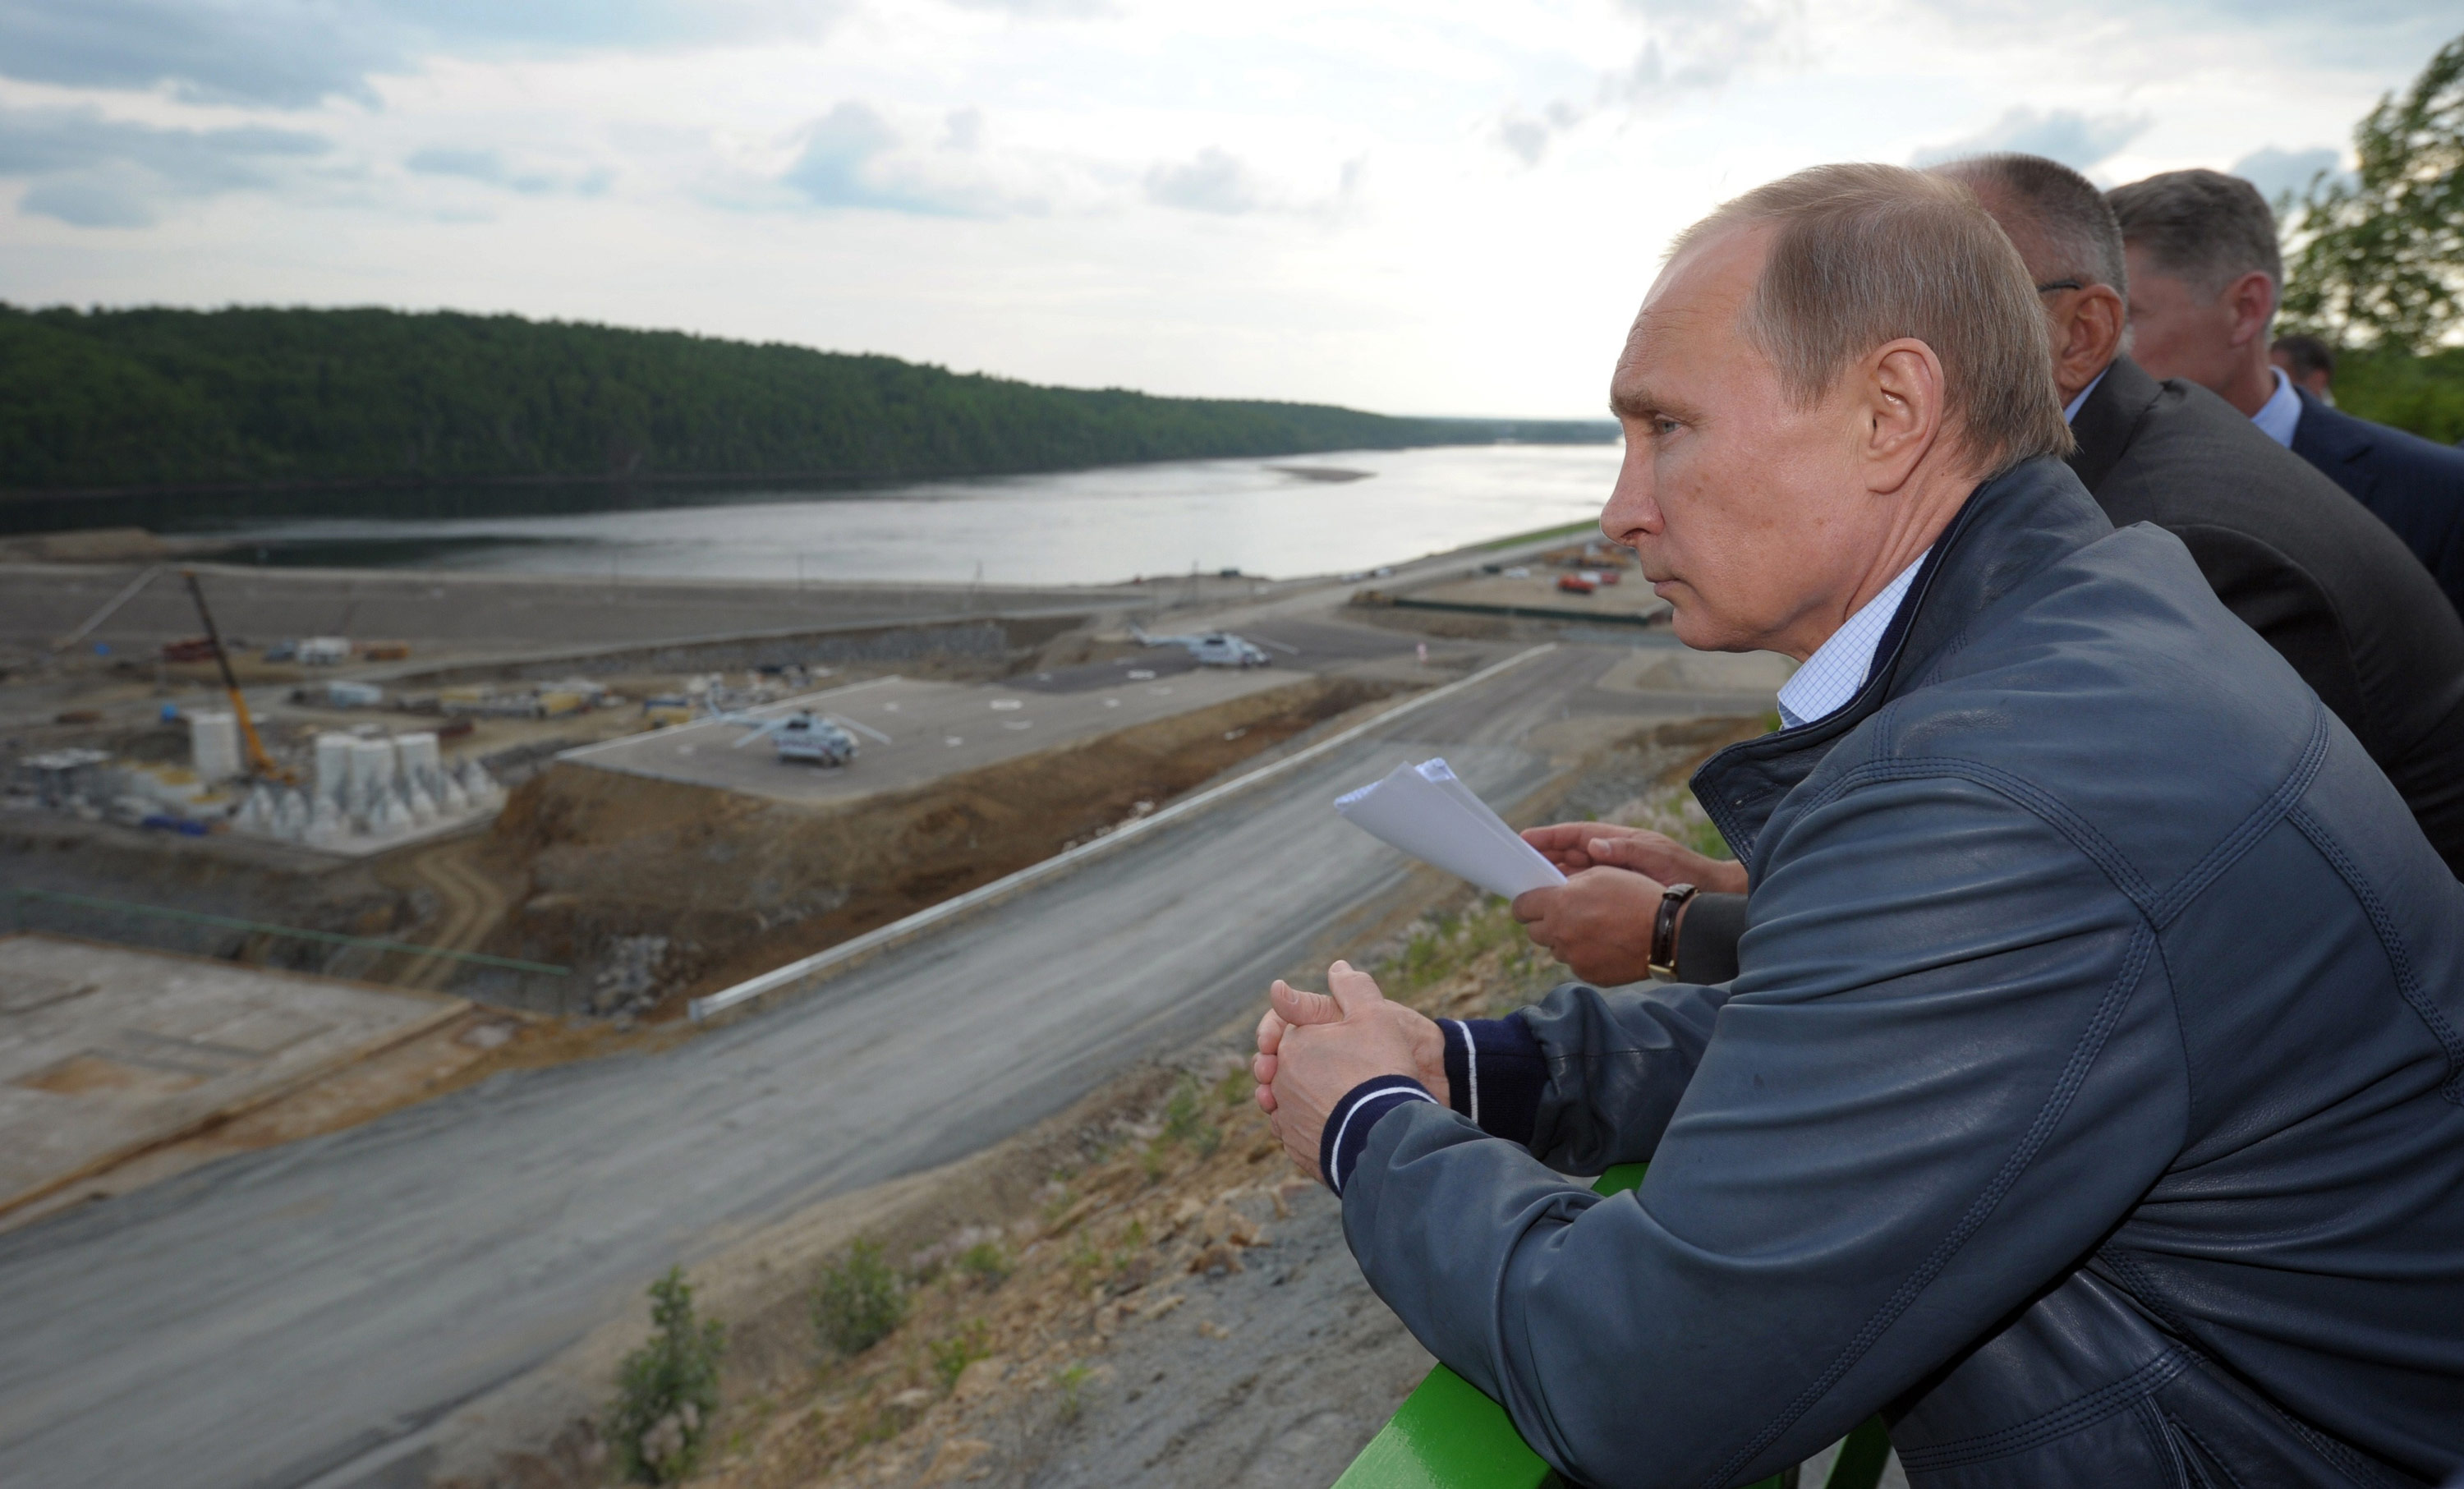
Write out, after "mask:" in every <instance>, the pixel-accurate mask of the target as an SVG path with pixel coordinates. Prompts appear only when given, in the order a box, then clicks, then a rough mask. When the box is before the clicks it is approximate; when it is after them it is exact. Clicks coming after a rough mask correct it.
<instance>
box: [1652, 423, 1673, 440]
mask: <svg viewBox="0 0 2464 1489" xmlns="http://www.w3.org/2000/svg"><path fill="white" fill-rule="evenodd" d="M1651 432H1652V433H1653V434H1655V435H1658V436H1660V437H1661V438H1663V439H1665V438H1666V437H1667V436H1669V435H1671V434H1674V433H1676V432H1677V421H1676V420H1674V419H1654V420H1652V421H1651Z"/></svg>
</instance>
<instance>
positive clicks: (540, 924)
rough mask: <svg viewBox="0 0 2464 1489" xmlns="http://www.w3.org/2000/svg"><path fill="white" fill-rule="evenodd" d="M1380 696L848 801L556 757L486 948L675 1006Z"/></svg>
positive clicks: (606, 1004)
mask: <svg viewBox="0 0 2464 1489" xmlns="http://www.w3.org/2000/svg"><path fill="white" fill-rule="evenodd" d="M1375 696H1377V693H1376V691H1375V690H1373V689H1371V688H1369V687H1367V686H1364V685H1362V684H1359V683H1355V682H1351V681H1348V680H1343V679H1330V678H1310V679H1308V680H1306V681H1304V682H1299V683H1295V684H1294V685H1292V686H1290V687H1287V688H1278V689H1275V690H1272V691H1269V692H1264V693H1257V694H1252V695H1250V696H1248V697H1245V698H1239V699H1235V700H1232V701H1231V702H1228V703H1223V704H1219V705H1217V706H1216V707H1214V708H1210V709H1203V710H1199V711H1198V712H1191V713H1186V714H1182V715H1179V716H1177V717H1175V718H1170V719H1163V720H1159V721H1157V722H1155V723H1153V724H1147V725H1143V726H1140V727H1138V728H1134V729H1128V730H1123V731H1121V732H1120V733H1118V734H1111V735H1107V736H1105V737H1102V738H1098V739H1093V740H1089V741H1087V742H1085V743H1083V744H1078V745H1072V746H1069V747H1067V748H1065V749H1059V750H1053V751H1048V752H1045V753H1044V754H1041V755H1030V756H1027V757H1025V758H1023V759H1018V760H1011V761H1006V762H1003V763H1001V764H999V765H994V766H988V767H986V768H985V769H982V770H979V771H973V772H969V773H967V774H965V775H961V776H957V777H950V778H949V779H946V780H943V781H939V782H936V783H935V784H934V785H932V786H929V787H925V788H923V789H920V790H916V791H911V792H901V793H897V794H894V795H888V796H881V797H872V798H866V799H860V800H856V801H852V802H849V803H847V804H845V805H824V806H806V805H800V804H796V803H791V802H782V801H772V800H765V799H758V798H753V797H746V796H740V795H737V794H735V793H732V792H725V791H717V790H712V789H708V788H705V787H699V786H692V785H685V784H682V783H676V782H668V781H657V780H648V779H644V778H642V777H633V776H622V775H616V774H613V773H610V772H606V771H601V770H596V769H592V768H590V767H588V766H582V765H558V766H556V767H554V768H552V769H550V770H548V771H546V772H545V773H543V774H542V775H540V776H539V777H536V778H535V779H533V780H531V781H529V782H527V783H525V784H524V785H523V786H522V787H521V788H520V789H519V790H517V791H516V792H515V794H514V796H513V799H512V800H511V801H510V802H508V803H507V805H506V808H505V811H504V814H503V816H502V817H501V818H500V819H499V820H498V821H497V823H496V828H495V836H494V838H493V839H492V840H491V843H490V844H489V849H488V852H487V863H486V868H487V869H488V871H489V872H490V874H491V875H492V877H495V878H496V879H499V880H503V881H508V882H517V883H520V884H522V885H524V886H525V887H524V889H523V890H522V891H521V893H520V894H519V896H518V898H519V902H520V903H519V904H518V905H517V907H516V908H515V909H513V911H512V912H511V913H510V914H509V915H508V916H507V917H506V918H505V920H504V921H503V922H502V923H501V924H500V925H499V926H498V928H497V929H496V931H495V933H494V934H493V935H492V936H491V937H490V938H489V941H488V944H487V948H486V949H487V950H488V951H491V952H494V953H499V954H504V955H510V956H518V957H523V958H527V959H531V960H537V961H546V962H553V963H556V964H559V965H563V966H571V967H574V968H576V969H577V971H578V972H580V973H582V974H583V976H582V977H581V978H580V979H578V980H579V982H580V987H579V988H578V989H577V991H579V992H582V993H583V995H584V996H586V998H587V999H588V1002H587V1005H586V1006H587V1008H588V1010H589V1011H592V1012H603V1013H614V1012H619V1011H627V1012H632V1013H635V1014H637V1015H647V1016H648V1017H650V1018H658V1017H662V1016H664V1015H670V1014H673V1013H675V1012H677V1011H678V1010H680V1009H681V1007H682V1003H683V1000H684V999H685V998H687V997H690V996H697V995H699V994H702V993H706V992H709V991H712V990H714V989H716V988H721V987H725V986H727V985H729V984H730V983H733V982H736V981H738V980H741V979H742V978H744V977H747V976H752V975H754V974H758V973H760V972H763V971H765V970H767V969H769V968H772V967H776V966H779V965H781V963H784V962H787V961H791V960H793V959H795V958H797V957H800V956H805V955H809V954H811V953H814V952H818V951H821V950H824V949H825V948H827V947H830V946H833V945H836V944H837V943H839V942H841V941H844V940H846V939H847V938H848V937H850V936H855V935H859V934H862V933H863V932H865V931H869V930H871V929H873V928H874V927H876V926H881V925H885V924H887V923H889V922H891V921H892V920H895V919H897V918H899V917H900V916H903V915H906V914H909V913H912V912H913V911H914V910H917V909H923V908H925V907H926V906H930V905H934V904H937V903H939V902H940V901H943V900H946V899H949V898H951V897H953V896H955V895H958V894H962V893H964V892H966V891H967V890H969V889H972V888H975V887H977V886H979V885H982V884H986V883H989V882H990V881H992V880H994V879H998V878H1000V877H1001V876H1002V875H1004V874H1007V873H1011V872H1013V871H1015V870H1017V869H1020V868H1023V867H1025V866H1026V865H1029V864H1033V863H1036V862H1038V861H1040V860H1042V859H1045V858H1048V857H1050V856H1051V855H1052V854H1054V853H1056V852H1059V851H1060V850H1062V849H1063V848H1065V847H1067V846H1069V845H1070V844H1072V843H1077V842H1081V841H1084V840H1086V839H1088V838H1089V837H1092V836H1094V835H1095V834H1096V833H1098V832H1101V831H1103V830H1105V829H1107V828H1109V827H1111V826H1112V825H1113V824H1116V823H1118V822H1120V821H1124V820H1127V819H1131V818H1133V817H1136V816H1142V815H1144V814H1145V813H1146V812H1149V811H1152V810H1154V809H1155V808H1156V807H1158V806H1161V805H1162V804H1163V803H1165V802H1166V801H1168V800H1170V799H1172V798H1174V797H1176V796H1177V795H1179V794H1181V793H1182V792H1185V791H1187V790H1189V789H1191V788H1192V787H1195V786H1197V785H1199V784H1200V783H1201V782H1203V781H1205V780H1207V779H1208V778H1209V777H1213V776H1216V775H1217V774H1219V773H1221V772H1222V771H1224V770H1226V769H1229V768H1230V767H1232V766H1234V765H1237V764H1240V763H1241V762H1242V761H1243V760H1245V759H1248V758H1249V757H1251V756H1253V755H1258V754H1259V753H1261V752H1262V751H1265V750H1266V749H1268V748H1271V747H1272V746H1274V745H1276V744H1278V743H1281V742H1282V741H1284V740H1286V739H1288V738H1290V737H1291V736H1293V735H1295V734H1300V733H1301V732H1303V731H1305V730H1307V729H1309V728H1310V727H1311V726H1313V725H1316V724H1319V723H1322V722H1324V721H1325V720H1327V719H1330V718H1332V717H1334V716H1335V715H1337V714H1339V713H1342V712H1345V711H1347V710H1349V709H1352V708H1353V707H1356V706H1358V705H1360V704H1363V703H1366V702H1370V701H1372V700H1373V699H1374V698H1375Z"/></svg>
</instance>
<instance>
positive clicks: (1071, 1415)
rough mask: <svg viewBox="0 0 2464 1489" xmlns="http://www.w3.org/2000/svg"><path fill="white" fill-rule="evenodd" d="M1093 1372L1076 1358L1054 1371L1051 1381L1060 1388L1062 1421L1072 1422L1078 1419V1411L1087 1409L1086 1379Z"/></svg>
mask: <svg viewBox="0 0 2464 1489" xmlns="http://www.w3.org/2000/svg"><path fill="white" fill-rule="evenodd" d="M1094 1373H1095V1372H1094V1371H1093V1370H1090V1369H1088V1368H1087V1367H1086V1365H1085V1364H1084V1363H1082V1362H1080V1361H1076V1360H1073V1361H1071V1362H1070V1363H1069V1365H1068V1366H1067V1368H1066V1369H1061V1370H1059V1371H1056V1372H1055V1373H1054V1375H1053V1377H1052V1382H1053V1384H1054V1385H1056V1386H1058V1387H1060V1388H1061V1405H1060V1407H1059V1412H1060V1415H1061V1419H1062V1420H1063V1421H1065V1422H1074V1421H1076V1420H1078V1417H1079V1413H1081V1412H1085V1411H1086V1410H1087V1381H1088V1378H1089V1376H1091V1375H1093V1374H1094Z"/></svg>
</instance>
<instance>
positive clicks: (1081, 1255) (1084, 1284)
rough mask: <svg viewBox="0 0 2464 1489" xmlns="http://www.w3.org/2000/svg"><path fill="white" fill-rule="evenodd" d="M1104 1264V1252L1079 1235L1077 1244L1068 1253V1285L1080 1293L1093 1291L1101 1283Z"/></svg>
mask: <svg viewBox="0 0 2464 1489" xmlns="http://www.w3.org/2000/svg"><path fill="white" fill-rule="evenodd" d="M1106 1265H1107V1263H1106V1262H1105V1260H1104V1254H1103V1253H1102V1252H1101V1251H1098V1250H1096V1249H1095V1243H1094V1242H1093V1241H1092V1240H1089V1238H1088V1237H1084V1236H1081V1237H1078V1244H1077V1246H1076V1247H1075V1248H1074V1249H1072V1250H1071V1251H1070V1253H1069V1285H1070V1286H1072V1287H1075V1288H1076V1289H1078V1290H1079V1291H1080V1292H1082V1293H1089V1292H1093V1291H1094V1290H1095V1289H1096V1288H1097V1287H1099V1286H1101V1285H1102V1284H1103V1281H1104V1272H1105V1268H1106Z"/></svg>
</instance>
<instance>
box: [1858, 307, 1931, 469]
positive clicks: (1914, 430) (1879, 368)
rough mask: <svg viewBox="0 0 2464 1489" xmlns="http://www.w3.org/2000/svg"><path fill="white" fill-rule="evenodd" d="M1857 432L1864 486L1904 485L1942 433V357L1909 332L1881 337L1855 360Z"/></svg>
mask: <svg viewBox="0 0 2464 1489" xmlns="http://www.w3.org/2000/svg"><path fill="white" fill-rule="evenodd" d="M1859 370H1860V371H1861V372H1862V373H1863V374H1864V377H1863V383H1864V387H1863V392H1864V398H1863V405H1864V406H1863V407H1862V408H1860V409H1859V414H1860V415H1861V416H1862V437H1861V439H1860V440H1859V449H1858V454H1859V457H1860V458H1861V459H1862V460H1863V462H1864V464H1865V469H1866V474H1865V485H1866V489H1867V490H1869V491H1876V492H1894V491H1898V490H1899V489H1900V488H1901V487H1902V486H1903V485H1905V484H1906V482H1907V479H1908V477H1909V476H1910V475H1911V474H1913V473H1914V472H1915V471H1916V468H1917V463H1918V462H1919V461H1921V460H1923V459H1925V451H1927V450H1929V449H1933V447H1934V442H1935V441H1936V440H1938V439H1940V438H1941V437H1942V423H1943V378H1942V359H1941V358H1939V357H1937V356H1935V355H1934V350H1933V348H1932V347H1930V346H1927V345H1926V344H1925V343H1924V342H1923V341H1920V340H1918V339H1915V338H1913V337H1903V338H1901V339H1898V340H1896V341H1885V342H1883V343H1882V344H1881V346H1879V347H1877V348H1875V349H1874V351H1873V352H1871V353H1870V354H1868V355H1867V356H1866V358H1865V360H1864V361H1863V362H1862V363H1861V364H1860V367H1859Z"/></svg>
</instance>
